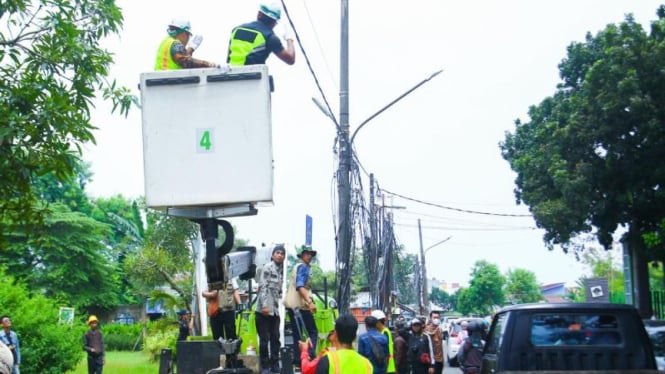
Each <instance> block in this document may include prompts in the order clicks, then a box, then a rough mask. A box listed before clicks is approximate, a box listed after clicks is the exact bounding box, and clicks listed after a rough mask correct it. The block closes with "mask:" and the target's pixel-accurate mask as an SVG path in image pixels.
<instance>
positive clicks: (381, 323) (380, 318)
mask: <svg viewBox="0 0 665 374" xmlns="http://www.w3.org/2000/svg"><path fill="white" fill-rule="evenodd" d="M372 317H374V318H376V319H377V323H376V329H377V330H378V331H379V332H380V333H382V334H383V335H384V336H385V337H386V339H388V367H387V368H386V371H387V373H388V374H394V373H395V372H396V371H397V369H396V367H395V346H394V344H393V334H392V332H391V331H390V329H389V328H388V327H387V326H386V314H385V313H383V311H381V310H373V311H372Z"/></svg>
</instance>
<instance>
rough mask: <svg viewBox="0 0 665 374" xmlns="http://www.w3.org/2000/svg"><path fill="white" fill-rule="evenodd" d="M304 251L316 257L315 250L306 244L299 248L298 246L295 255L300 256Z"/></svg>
mask: <svg viewBox="0 0 665 374" xmlns="http://www.w3.org/2000/svg"><path fill="white" fill-rule="evenodd" d="M304 252H308V253H311V254H312V257H316V251H315V250H313V249H312V247H308V246H306V245H303V246H301V247H300V248H298V255H297V256H298V258H300V257H301V256H302V254H303V253H304Z"/></svg>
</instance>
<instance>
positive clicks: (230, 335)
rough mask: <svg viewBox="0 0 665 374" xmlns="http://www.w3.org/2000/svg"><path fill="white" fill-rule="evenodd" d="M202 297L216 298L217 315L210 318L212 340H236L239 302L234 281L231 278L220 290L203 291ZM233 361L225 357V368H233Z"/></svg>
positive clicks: (231, 356)
mask: <svg viewBox="0 0 665 374" xmlns="http://www.w3.org/2000/svg"><path fill="white" fill-rule="evenodd" d="M202 295H203V297H205V298H206V299H214V298H217V302H218V306H219V310H218V312H217V314H215V315H214V316H212V317H210V328H211V329H212V337H213V339H215V340H219V339H220V338H222V339H226V340H236V339H238V334H237V333H236V306H238V305H240V304H241V301H240V293H239V292H238V282H237V281H236V279H235V278H232V279H231V280H230V281H229V282H226V284H224V288H222V289H221V290H215V291H203V292H202ZM235 359H236V356H235V355H226V362H227V368H233V367H235Z"/></svg>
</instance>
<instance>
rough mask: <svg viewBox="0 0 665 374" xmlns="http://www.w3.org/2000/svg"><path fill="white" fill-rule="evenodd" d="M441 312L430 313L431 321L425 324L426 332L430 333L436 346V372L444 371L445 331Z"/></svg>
mask: <svg viewBox="0 0 665 374" xmlns="http://www.w3.org/2000/svg"><path fill="white" fill-rule="evenodd" d="M439 325H441V314H439V312H436V311H432V312H430V313H429V322H428V323H427V325H425V334H427V335H429V337H430V339H431V340H432V346H433V348H434V374H441V373H443V331H441V328H440V326H439Z"/></svg>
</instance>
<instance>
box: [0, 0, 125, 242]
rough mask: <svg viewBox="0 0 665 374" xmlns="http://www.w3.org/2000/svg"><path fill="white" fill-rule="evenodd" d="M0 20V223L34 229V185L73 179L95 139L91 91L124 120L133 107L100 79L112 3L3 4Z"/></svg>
mask: <svg viewBox="0 0 665 374" xmlns="http://www.w3.org/2000/svg"><path fill="white" fill-rule="evenodd" d="M0 15H1V16H2V20H3V25H4V27H3V28H2V29H0V180H1V181H2V183H0V222H7V221H10V222H19V223H23V224H26V225H39V223H41V222H42V220H43V218H44V217H45V213H46V212H47V209H48V206H46V205H43V204H41V196H39V194H38V193H37V192H36V190H35V188H36V186H35V184H34V179H35V178H36V177H38V176H41V175H45V174H49V173H50V174H52V175H53V176H54V177H55V179H56V180H58V181H61V180H65V179H67V178H68V177H70V176H72V175H73V174H74V172H75V165H76V164H77V160H78V159H79V157H80V155H81V145H83V144H84V143H86V142H94V140H95V139H94V136H93V133H92V131H93V130H94V128H95V127H94V126H93V124H92V123H91V122H90V108H91V106H92V101H93V100H94V99H95V94H96V92H101V94H102V96H103V98H104V99H106V100H111V101H112V102H113V109H114V110H116V109H119V110H120V112H121V113H123V114H125V115H126V114H127V112H128V110H129V108H130V106H131V104H132V103H133V102H136V101H137V99H136V98H135V97H133V96H131V95H130V93H129V90H128V89H126V88H121V87H117V86H116V83H115V81H108V80H107V76H108V73H109V67H110V66H111V63H112V62H113V59H112V55H111V53H110V52H108V51H106V50H105V49H103V48H101V47H100V45H99V42H100V40H101V39H102V38H104V37H107V36H109V35H112V34H116V33H118V31H119V29H120V27H121V26H122V14H121V12H120V9H119V8H118V7H117V6H116V4H115V2H114V1H93V0H81V1H75V2H72V1H68V0H8V1H3V3H2V5H1V6H0ZM2 228H4V225H0V242H1V241H2V239H3V235H4V230H3V229H2Z"/></svg>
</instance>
